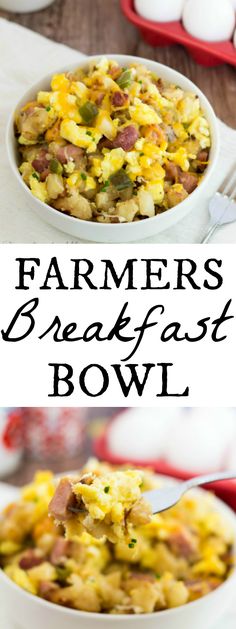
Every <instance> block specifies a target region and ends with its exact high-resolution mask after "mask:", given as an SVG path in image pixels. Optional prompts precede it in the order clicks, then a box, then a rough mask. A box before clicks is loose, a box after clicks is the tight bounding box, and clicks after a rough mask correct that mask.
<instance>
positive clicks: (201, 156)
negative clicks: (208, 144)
mask: <svg viewBox="0 0 236 629" xmlns="http://www.w3.org/2000/svg"><path fill="white" fill-rule="evenodd" d="M208 158H209V151H208V149H201V151H199V152H198V154H197V160H198V161H199V162H207V161H208Z"/></svg>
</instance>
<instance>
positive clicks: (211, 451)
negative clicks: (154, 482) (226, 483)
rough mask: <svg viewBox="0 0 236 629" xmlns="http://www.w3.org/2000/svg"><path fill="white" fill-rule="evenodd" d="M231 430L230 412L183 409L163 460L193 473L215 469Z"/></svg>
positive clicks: (234, 422) (233, 417) (234, 424)
mask: <svg viewBox="0 0 236 629" xmlns="http://www.w3.org/2000/svg"><path fill="white" fill-rule="evenodd" d="M235 431H236V414H235V411H233V410H231V409H220V408H219V409H214V408H213V409H209V408H195V409H189V410H187V409H186V410H185V413H184V412H183V413H182V417H180V418H178V419H177V420H176V423H175V426H172V430H171V432H170V434H169V440H167V442H166V447H165V458H166V460H167V462H168V463H169V464H171V465H172V466H173V467H176V468H177V469H182V470H186V471H188V472H189V473H191V472H192V473H193V474H194V473H198V472H199V473H201V472H208V471H209V472H210V471H213V470H219V469H221V468H222V467H224V464H225V457H226V455H227V452H228V449H229V445H230V443H231V441H232V439H233V438H234V435H235Z"/></svg>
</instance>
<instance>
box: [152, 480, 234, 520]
mask: <svg viewBox="0 0 236 629" xmlns="http://www.w3.org/2000/svg"><path fill="white" fill-rule="evenodd" d="M233 479H236V471H235V472H216V473H215V474H206V475H204V476H195V478H190V480H187V481H185V482H184V483H176V485H170V486H169V485H166V487H161V488H160V489H151V491H145V492H144V493H143V494H142V495H143V498H145V500H146V501H147V502H148V503H149V504H150V506H151V509H152V512H153V513H161V512H162V511H166V510H167V509H170V508H171V507H173V506H174V505H176V504H177V502H179V500H180V499H181V498H182V496H183V495H184V494H185V493H186V491H189V489H192V488H193V487H199V485H207V484H208V483H214V482H216V481H222V480H233Z"/></svg>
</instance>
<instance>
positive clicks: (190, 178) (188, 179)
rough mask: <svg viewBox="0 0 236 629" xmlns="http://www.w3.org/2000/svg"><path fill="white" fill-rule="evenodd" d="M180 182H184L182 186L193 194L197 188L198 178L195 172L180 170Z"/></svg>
mask: <svg viewBox="0 0 236 629" xmlns="http://www.w3.org/2000/svg"><path fill="white" fill-rule="evenodd" d="M178 183H182V186H183V187H184V189H185V190H186V192H187V193H188V194H191V192H193V191H194V190H195V188H197V185H198V178H197V176H196V175H194V174H193V173H184V172H182V171H181V170H180V172H179V175H178Z"/></svg>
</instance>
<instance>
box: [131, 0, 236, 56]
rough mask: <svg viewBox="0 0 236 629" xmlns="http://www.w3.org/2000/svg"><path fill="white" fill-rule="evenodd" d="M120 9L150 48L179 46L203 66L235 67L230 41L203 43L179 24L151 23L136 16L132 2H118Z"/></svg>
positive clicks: (233, 49)
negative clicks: (227, 64) (222, 65)
mask: <svg viewBox="0 0 236 629" xmlns="http://www.w3.org/2000/svg"><path fill="white" fill-rule="evenodd" d="M120 3H121V9H122V11H123V13H124V15H125V16H126V17H127V19H128V20H129V21H130V22H132V24H134V25H135V26H137V28H138V29H139V31H140V33H141V35H142V37H143V38H144V39H145V41H146V42H147V43H148V44H149V45H150V46H170V45H173V44H181V45H182V46H184V47H185V48H186V50H187V51H188V52H189V53H190V55H191V56H192V57H193V59H194V61H196V62H197V63H200V64H201V65H203V66H209V67H210V66H217V65H220V64H222V63H229V64H231V65H233V66H236V49H235V47H234V44H233V43H232V42H231V41H224V42H216V43H214V42H213V43H210V42H204V41H201V40H200V39H195V38H194V37H192V36H191V35H189V34H188V33H187V31H186V30H185V29H184V28H183V26H182V24H181V22H151V21H150V20H145V19H144V18H143V17H141V16H140V15H138V14H137V13H136V11H135V9H134V1H133V0H120Z"/></svg>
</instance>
